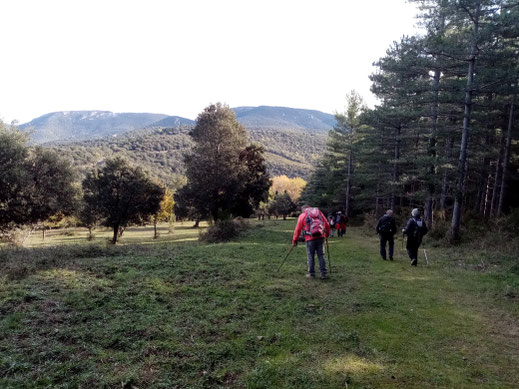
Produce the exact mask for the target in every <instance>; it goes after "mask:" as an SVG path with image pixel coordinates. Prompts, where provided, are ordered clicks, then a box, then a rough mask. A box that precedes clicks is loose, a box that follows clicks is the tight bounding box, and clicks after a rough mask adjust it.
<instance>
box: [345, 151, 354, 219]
mask: <svg viewBox="0 0 519 389" xmlns="http://www.w3.org/2000/svg"><path fill="white" fill-rule="evenodd" d="M351 168H352V158H351V148H350V155H349V156H348V175H347V177H346V204H345V205H344V206H345V207H346V209H345V210H344V213H345V214H346V216H348V215H349V210H350V190H351V189H350V188H351Z"/></svg>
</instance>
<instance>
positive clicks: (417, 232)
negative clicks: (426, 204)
mask: <svg viewBox="0 0 519 389" xmlns="http://www.w3.org/2000/svg"><path fill="white" fill-rule="evenodd" d="M411 216H412V217H411V219H409V221H408V222H407V225H406V226H405V228H404V229H403V230H402V233H404V234H405V235H407V245H406V248H407V253H408V254H409V258H410V259H411V265H412V266H416V265H417V264H418V248H419V247H420V245H421V244H422V237H423V236H424V235H425V234H427V231H429V230H428V229H427V226H426V224H425V221H423V220H422V219H421V218H420V210H419V209H418V208H415V209H413V211H412V212H411Z"/></svg>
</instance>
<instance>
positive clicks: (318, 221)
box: [304, 208, 324, 237]
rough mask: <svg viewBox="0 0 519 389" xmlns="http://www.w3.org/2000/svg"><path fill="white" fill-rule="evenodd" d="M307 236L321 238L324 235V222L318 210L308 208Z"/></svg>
mask: <svg viewBox="0 0 519 389" xmlns="http://www.w3.org/2000/svg"><path fill="white" fill-rule="evenodd" d="M305 213H306V220H305V230H304V231H305V235H311V236H313V237H321V236H323V235H324V222H323V219H322V216H321V212H320V211H319V209H318V208H308V209H307V210H306V211H305Z"/></svg>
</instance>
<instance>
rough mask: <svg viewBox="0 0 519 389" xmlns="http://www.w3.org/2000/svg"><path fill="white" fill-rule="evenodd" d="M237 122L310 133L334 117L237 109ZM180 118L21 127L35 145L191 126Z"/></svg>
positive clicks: (86, 115)
mask: <svg viewBox="0 0 519 389" xmlns="http://www.w3.org/2000/svg"><path fill="white" fill-rule="evenodd" d="M233 110H234V112H235V113H236V118H237V119H238V121H239V122H240V123H242V124H243V125H245V127H247V128H248V129H265V128H269V129H278V130H285V129H292V130H293V129H298V130H304V131H307V132H311V133H320V132H327V131H328V130H330V129H331V128H332V127H333V125H334V123H335V117H334V116H333V115H330V114H328V113H324V112H320V111H314V110H308V109H295V108H285V107H267V106H260V107H237V108H233ZM194 124H195V122H194V121H193V120H190V119H186V118H183V117H180V116H168V115H163V114H153V113H114V112H109V111H63V112H52V113H48V114H46V115H43V116H40V117H39V118H36V119H33V120H32V121H30V122H29V123H24V124H22V125H20V128H21V129H22V130H25V131H30V133H31V140H32V142H34V143H40V144H41V143H50V142H64V141H65V142H77V141H83V140H93V139H99V138H104V137H107V136H118V135H122V134H124V133H127V132H130V131H133V130H137V129H143V128H173V127H179V126H190V125H194Z"/></svg>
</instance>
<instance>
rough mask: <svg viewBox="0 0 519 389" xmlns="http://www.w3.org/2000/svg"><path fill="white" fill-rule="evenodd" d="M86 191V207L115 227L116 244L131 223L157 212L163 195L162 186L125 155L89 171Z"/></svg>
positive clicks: (113, 239)
mask: <svg viewBox="0 0 519 389" xmlns="http://www.w3.org/2000/svg"><path fill="white" fill-rule="evenodd" d="M83 192H84V201H85V203H86V209H90V210H93V211H94V212H98V214H99V215H100V217H101V218H102V223H103V224H104V225H105V226H107V227H111V228H112V229H113V238H112V243H113V244H116V243H117V239H118V237H119V233H120V231H124V229H125V228H126V227H127V226H128V225H130V224H132V223H140V222H143V221H144V220H147V219H148V218H149V217H150V216H151V215H154V214H156V213H157V212H158V211H159V209H160V203H161V200H162V199H163V197H164V189H163V188H162V187H161V186H160V185H158V184H155V183H154V182H152V181H151V180H150V179H149V178H148V177H147V176H146V174H145V173H144V172H143V170H142V169H141V168H140V167H132V166H130V165H129V164H128V163H127V162H126V161H125V160H123V159H122V158H114V159H110V160H107V161H106V164H105V165H104V166H103V167H102V168H99V169H98V170H94V171H92V172H91V173H90V174H88V175H87V177H86V178H85V180H84V181H83Z"/></svg>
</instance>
